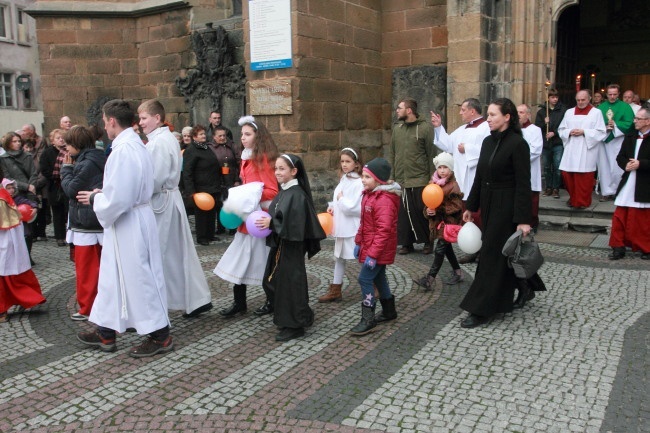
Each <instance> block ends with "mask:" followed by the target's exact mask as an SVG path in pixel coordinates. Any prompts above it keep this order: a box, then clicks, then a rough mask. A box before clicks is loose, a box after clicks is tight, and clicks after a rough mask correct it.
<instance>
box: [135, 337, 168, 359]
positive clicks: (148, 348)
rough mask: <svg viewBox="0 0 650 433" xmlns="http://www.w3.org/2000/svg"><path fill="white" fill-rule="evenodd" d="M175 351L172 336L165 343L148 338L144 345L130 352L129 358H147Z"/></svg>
mask: <svg viewBox="0 0 650 433" xmlns="http://www.w3.org/2000/svg"><path fill="white" fill-rule="evenodd" d="M172 350H174V341H173V340H172V336H171V335H170V336H169V337H167V338H166V339H165V340H164V341H156V340H154V339H153V338H151V337H147V339H146V340H144V341H143V342H142V344H140V345H138V346H133V347H132V348H131V350H129V356H131V357H133V358H147V357H149V356H154V355H157V354H159V353H167V352H171V351H172Z"/></svg>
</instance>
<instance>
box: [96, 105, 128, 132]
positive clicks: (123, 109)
mask: <svg viewBox="0 0 650 433" xmlns="http://www.w3.org/2000/svg"><path fill="white" fill-rule="evenodd" d="M102 111H103V112H104V115H105V116H106V117H108V118H111V117H112V118H114V119H115V120H116V121H117V124H118V125H120V126H121V127H122V128H124V129H126V128H130V127H131V126H132V125H133V121H134V119H135V110H134V109H133V107H132V106H131V104H129V103H128V102H127V101H125V100H123V99H113V100H112V101H108V102H107V103H106V104H104V107H103V108H102Z"/></svg>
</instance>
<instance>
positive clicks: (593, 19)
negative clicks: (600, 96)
mask: <svg viewBox="0 0 650 433" xmlns="http://www.w3.org/2000/svg"><path fill="white" fill-rule="evenodd" d="M649 16H650V1H648V0H589V1H580V2H579V3H578V4H577V5H574V6H569V7H567V8H566V9H565V10H564V11H562V13H561V14H560V16H559V18H558V20H557V31H556V36H557V37H556V40H557V45H556V47H557V51H556V56H557V57H556V59H557V62H556V77H555V83H556V86H557V87H558V89H559V90H560V91H561V93H562V100H563V102H565V103H568V104H569V106H573V105H575V100H574V95H575V92H576V88H581V89H589V90H595V91H599V90H604V89H605V88H606V87H607V85H608V84H611V83H618V84H620V86H621V90H622V91H625V90H628V89H630V90H633V91H634V92H635V93H637V94H638V95H639V96H640V98H641V99H642V100H643V101H645V100H648V99H650V20H649V19H648V17H649Z"/></svg>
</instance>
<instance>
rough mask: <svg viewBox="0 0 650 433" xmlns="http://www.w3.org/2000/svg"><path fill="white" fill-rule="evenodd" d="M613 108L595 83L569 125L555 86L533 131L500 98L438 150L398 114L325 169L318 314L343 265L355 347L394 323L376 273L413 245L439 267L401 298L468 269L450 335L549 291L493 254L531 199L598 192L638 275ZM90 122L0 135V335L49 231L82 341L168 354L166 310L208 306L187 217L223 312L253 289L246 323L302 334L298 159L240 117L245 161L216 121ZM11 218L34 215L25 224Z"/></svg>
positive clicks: (308, 230) (115, 108) (625, 153)
mask: <svg viewBox="0 0 650 433" xmlns="http://www.w3.org/2000/svg"><path fill="white" fill-rule="evenodd" d="M619 93H620V88H619V87H618V86H617V85H615V84H612V85H610V86H608V88H607V99H606V100H603V101H602V102H601V103H600V105H599V107H595V106H594V105H593V104H591V95H590V92H589V91H587V90H581V91H579V92H577V94H576V98H575V99H576V106H575V107H573V108H569V109H568V108H566V107H565V106H564V105H563V104H562V103H560V102H559V97H558V92H557V91H556V90H554V89H549V90H548V105H547V106H542V107H541V109H540V110H539V111H538V112H537V114H536V116H535V118H534V123H533V122H532V120H533V115H532V110H531V107H530V106H528V105H526V104H520V105H518V106H516V105H515V104H514V103H513V102H512V101H511V100H509V99H506V98H500V99H496V100H494V101H492V102H491V103H490V104H488V106H487V112H486V114H487V115H486V116H485V117H484V116H483V105H482V104H481V102H480V101H479V100H478V99H476V98H468V99H466V100H465V101H463V103H462V104H461V107H460V113H459V114H460V116H461V119H462V121H463V125H461V126H460V127H458V128H457V129H456V130H454V131H453V132H451V133H447V131H446V130H445V128H444V126H443V125H442V117H441V115H440V114H438V113H434V112H431V113H430V119H425V117H424V116H422V115H420V114H419V113H418V104H417V101H416V100H414V99H412V98H404V99H402V100H400V101H399V103H398V105H397V107H396V117H397V121H396V123H395V124H394V125H393V131H392V138H391V141H390V144H389V145H388V147H387V151H386V158H385V159H384V158H375V159H373V160H371V161H369V162H368V163H366V164H364V163H363V161H362V158H361V152H360V149H355V148H354V147H351V146H350V147H345V148H343V149H342V150H341V151H340V152H339V168H340V170H339V175H340V182H339V184H338V186H337V187H336V188H335V190H334V192H333V196H332V201H331V202H330V203H329V205H328V209H327V212H328V213H329V214H330V215H331V216H332V221H333V227H332V237H333V238H334V240H335V243H334V259H335V264H334V269H333V275H332V282H331V284H329V287H328V290H327V292H326V293H325V294H324V295H323V296H321V297H319V298H318V301H319V302H334V301H340V300H341V299H342V297H343V275H344V272H345V267H346V263H347V261H348V260H353V259H356V260H358V262H359V263H360V264H361V269H360V272H359V276H358V285H359V288H360V290H359V292H360V298H361V319H360V321H359V323H358V324H357V325H356V326H354V327H353V328H352V329H351V330H350V332H351V334H353V335H365V334H367V333H369V332H371V331H372V330H373V329H374V328H375V327H376V326H377V324H379V323H382V322H387V321H391V320H394V319H396V318H397V310H396V305H395V297H394V295H393V294H392V291H391V288H390V287H389V284H388V280H387V278H386V267H387V266H388V265H390V264H392V263H393V262H394V260H395V255H396V254H410V253H413V252H414V251H415V247H414V245H415V244H423V245H424V247H423V249H422V253H424V254H430V253H433V263H432V265H431V267H430V269H429V271H428V272H427V274H425V275H424V276H421V277H419V278H415V279H414V283H415V284H416V285H417V286H420V287H422V288H424V290H427V291H428V290H432V289H433V288H434V286H435V285H436V280H437V278H438V274H439V272H440V270H441V267H442V264H443V261H444V258H445V257H446V258H447V259H448V261H449V262H450V265H451V268H452V273H451V275H450V277H449V278H448V279H444V280H443V283H444V284H446V285H454V284H458V283H459V282H461V281H463V273H462V270H461V268H460V264H462V263H469V262H472V261H477V262H478V267H477V269H476V276H475V278H474V280H473V282H472V284H471V285H470V287H469V290H468V292H467V294H466V296H465V298H464V299H463V301H462V303H461V305H460V306H461V308H462V309H464V310H466V311H467V312H468V313H469V314H468V315H467V316H466V317H465V318H464V319H463V320H462V322H461V326H462V327H463V328H473V327H476V326H480V325H483V324H485V323H487V322H489V321H490V320H491V318H492V317H494V316H495V315H496V314H499V313H507V312H510V311H512V310H513V309H515V308H523V307H524V306H525V305H526V303H527V302H528V301H530V300H532V299H533V298H534V297H535V291H543V290H545V287H544V283H543V282H542V280H541V278H540V277H539V275H537V274H535V275H534V277H532V278H528V279H521V278H517V276H516V275H515V273H514V271H513V269H512V268H511V267H510V266H509V263H508V258H507V257H506V256H504V255H503V254H502V249H503V247H504V244H505V243H506V241H507V240H508V238H510V237H511V235H512V234H513V233H515V232H521V234H522V235H523V236H524V237H525V236H527V235H529V234H530V233H533V232H535V231H536V229H537V225H538V223H539V219H538V216H537V214H538V209H539V197H540V194H541V195H544V196H552V197H554V198H560V190H561V189H562V186H564V188H565V189H566V190H567V193H568V196H569V197H568V201H567V204H568V205H569V206H571V207H574V208H578V209H581V208H585V207H587V206H590V205H591V195H592V192H593V190H594V187H595V186H596V185H597V187H598V189H599V190H600V192H601V199H600V200H601V201H610V200H615V201H614V204H615V205H616V210H615V213H614V217H613V222H612V233H611V238H610V246H611V247H612V252H611V254H610V256H609V257H610V259H612V260H618V259H621V258H623V257H625V254H626V249H627V248H626V247H630V248H631V249H632V250H633V251H640V252H641V254H642V256H641V257H642V258H643V259H650V225H649V224H648V216H649V215H650V214H648V212H650V211H649V210H648V209H649V208H650V196H649V194H648V187H647V185H648V183H647V180H648V179H647V177H648V171H649V170H650V159H649V157H650V148H649V147H650V138H649V137H650V109H649V108H646V107H642V106H639V107H634V106H633V105H631V104H633V102H630V103H629V102H626V101H621V100H619V99H618V96H619ZM625 94H628V92H625ZM628 96H629V95H628ZM102 120H103V124H104V129H105V133H106V136H107V137H108V138H109V140H111V143H110V145H109V146H104V144H103V141H102V136H103V135H104V131H102V130H101V129H99V128H98V127H97V126H94V127H90V128H88V127H84V126H81V125H75V126H72V122H70V119H69V118H68V117H67V116H64V117H63V118H61V122H60V128H57V129H55V130H53V131H52V132H51V133H50V134H49V141H48V140H46V139H44V138H43V137H40V136H38V135H37V134H36V132H35V130H36V129H35V127H34V126H33V125H25V126H24V127H23V128H22V129H21V130H20V132H10V133H7V134H6V135H5V136H4V137H3V143H2V145H3V152H2V154H1V155H0V170H1V172H0V175H1V177H2V178H3V181H2V188H1V189H0V215H2V221H1V223H0V245H1V246H2V247H3V248H0V251H2V253H0V262H1V263H2V265H0V320H2V321H4V320H6V317H7V316H6V313H7V310H8V309H9V308H10V307H11V306H12V305H20V306H22V307H23V308H31V307H33V306H35V305H38V304H39V303H42V302H45V298H44V297H43V296H42V293H41V289H40V286H39V283H38V280H37V279H36V277H35V275H34V274H33V272H32V271H31V266H33V265H34V262H33V261H32V260H31V258H30V251H31V248H32V244H33V242H34V241H46V240H47V237H46V235H45V227H46V226H47V225H48V224H50V223H51V224H52V225H53V232H54V237H55V241H56V243H57V245H59V246H62V247H65V246H69V247H70V258H71V259H72V260H73V261H74V262H75V268H76V299H77V304H78V307H79V308H78V310H77V311H76V312H75V313H74V314H72V315H71V319H72V320H78V321H86V320H88V321H90V322H92V323H93V324H95V325H96V327H95V328H94V329H93V330H92V331H89V332H80V333H79V334H78V339H79V341H80V342H82V343H83V344H85V345H87V346H91V347H98V348H99V349H100V350H102V351H106V352H112V351H115V350H117V343H116V339H117V336H118V334H121V333H124V332H126V331H127V330H128V329H134V330H135V331H136V332H138V333H139V334H141V335H143V336H145V339H144V340H143V341H142V343H141V344H139V345H137V346H135V347H133V348H131V349H130V352H129V354H130V355H131V356H133V357H146V356H152V355H155V354H162V353H167V352H169V351H171V350H173V347H174V341H173V338H172V335H171V329H170V322H169V316H168V310H183V311H184V314H183V317H185V318H193V317H197V316H198V315H200V314H202V313H205V312H207V311H209V310H211V309H212V308H213V305H212V299H211V294H210V289H209V286H208V283H207V280H206V278H205V276H204V274H203V270H202V268H201V264H200V262H199V258H198V255H197V252H196V247H195V245H194V242H193V239H192V234H191V231H190V225H189V221H188V216H187V213H188V210H189V211H190V212H193V214H194V220H195V230H196V242H197V244H198V245H200V246H205V245H209V244H210V242H213V241H215V240H217V239H218V238H217V236H218V235H224V234H226V233H227V234H228V235H232V236H233V237H232V241H231V244H230V246H229V247H228V249H227V250H226V251H225V253H224V254H223V256H222V258H221V259H220V261H219V263H218V264H217V265H216V267H215V269H214V274H215V275H217V276H218V277H220V278H221V279H223V280H225V281H228V282H230V283H232V284H233V303H232V304H231V305H230V306H229V307H228V308H225V309H222V310H221V311H219V314H220V315H221V316H222V317H224V318H232V317H234V316H236V315H239V314H244V313H246V312H247V296H246V292H247V286H249V285H259V286H262V287H263V289H264V293H265V295H266V300H265V302H264V304H263V305H261V306H260V307H259V308H257V309H256V310H255V311H254V313H255V314H256V315H258V316H264V315H271V314H272V315H273V322H274V324H275V325H276V326H277V327H278V329H279V332H278V334H277V335H276V337H275V339H276V341H288V340H292V339H294V338H300V337H302V336H303V335H304V334H305V328H307V327H309V326H311V325H312V324H313V323H314V313H313V311H312V309H311V308H310V306H309V294H308V281H307V274H306V268H305V255H307V257H308V258H311V257H313V256H314V255H315V254H317V253H318V252H319V251H320V241H321V240H322V239H324V238H325V236H326V235H325V232H324V230H323V228H322V227H321V222H320V221H319V219H318V218H317V216H316V210H315V208H314V204H313V200H312V196H311V189H310V186H309V180H308V176H307V169H306V167H305V166H304V163H303V161H302V160H301V159H300V157H299V156H297V155H293V154H281V153H280V152H279V150H278V147H277V146H276V144H275V142H274V140H273V137H272V135H271V134H270V132H269V131H268V129H267V128H266V126H265V125H264V124H263V123H261V122H260V121H258V120H256V119H255V118H254V117H253V116H244V117H242V118H241V119H240V121H239V126H240V128H241V143H240V144H241V145H240V144H239V143H238V144H237V145H236V144H234V143H233V141H232V132H231V131H230V130H229V129H228V128H226V127H225V126H223V125H221V114H220V113H219V112H212V113H210V117H209V119H208V126H207V127H204V126H202V125H200V124H197V125H194V126H193V127H185V128H183V129H182V131H181V133H174V131H173V128H171V127H170V125H169V124H168V123H166V122H165V109H164V107H163V106H162V104H161V103H160V102H159V101H157V100H148V101H145V102H143V103H142V104H141V105H140V106H139V107H138V108H137V110H134V108H133V107H131V105H130V104H129V103H128V102H126V101H123V100H113V101H110V102H108V103H107V104H106V105H105V106H104V107H103V119H102ZM542 173H543V174H544V181H545V185H543V183H542ZM596 173H598V177H596ZM429 184H435V185H437V186H439V187H440V189H441V191H442V194H443V198H442V203H441V204H440V205H439V206H437V207H435V208H430V207H428V206H427V205H426V204H425V203H424V200H423V198H422V193H423V190H424V189H425V188H426V187H427V185H429ZM244 191H245V192H244ZM253 191H257V192H256V193H255V192H253ZM196 194H204V195H209V196H210V197H211V198H212V200H213V201H214V206H210V207H208V208H204V207H202V206H194V205H193V197H195V196H196ZM229 195H230V196H231V201H230V203H237V202H241V199H242V195H246V197H244V198H245V199H248V200H250V197H251V196H252V197H254V202H253V208H254V209H255V210H259V211H264V212H266V214H265V215H266V216H259V217H258V218H257V219H256V220H255V221H254V225H255V227H256V228H257V229H258V230H261V231H268V232H269V233H270V234H269V235H268V236H267V237H265V238H264V237H260V236H258V235H256V234H254V233H250V232H249V230H251V227H250V226H249V227H248V228H247V225H246V224H245V223H241V224H240V225H239V226H238V227H237V228H236V229H232V228H227V227H225V226H224V225H223V224H222V221H221V217H220V215H221V213H220V210H221V209H222V207H223V205H224V202H225V201H226V200H227V199H228V198H229ZM238 200H239V201H238ZM22 205H26V206H28V207H27V209H28V211H26V212H23V211H21V210H20V208H19V206H22ZM244 213H245V212H244V211H243V210H242V215H240V216H241V217H242V219H245V216H246V215H244ZM246 213H247V214H250V210H248V211H247V212H246ZM468 222H473V223H475V224H476V225H477V226H478V227H480V229H481V231H482V246H481V248H480V250H479V251H478V252H476V253H474V254H467V255H465V256H464V257H461V258H460V259H457V257H456V255H455V252H454V249H453V246H452V244H453V242H454V240H452V239H449V238H448V236H447V234H446V233H445V225H451V226H454V225H455V226H458V225H462V224H463V223H468ZM515 295H516V296H515ZM377 302H379V303H380V304H381V307H382V310H381V311H380V312H378V313H376V312H375V307H376V304H377Z"/></svg>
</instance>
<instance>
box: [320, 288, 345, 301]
mask: <svg viewBox="0 0 650 433" xmlns="http://www.w3.org/2000/svg"><path fill="white" fill-rule="evenodd" d="M341 286H343V284H330V288H329V289H328V290H327V293H325V294H324V295H323V296H321V297H320V298H318V302H338V301H340V300H341V299H343V296H341Z"/></svg>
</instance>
